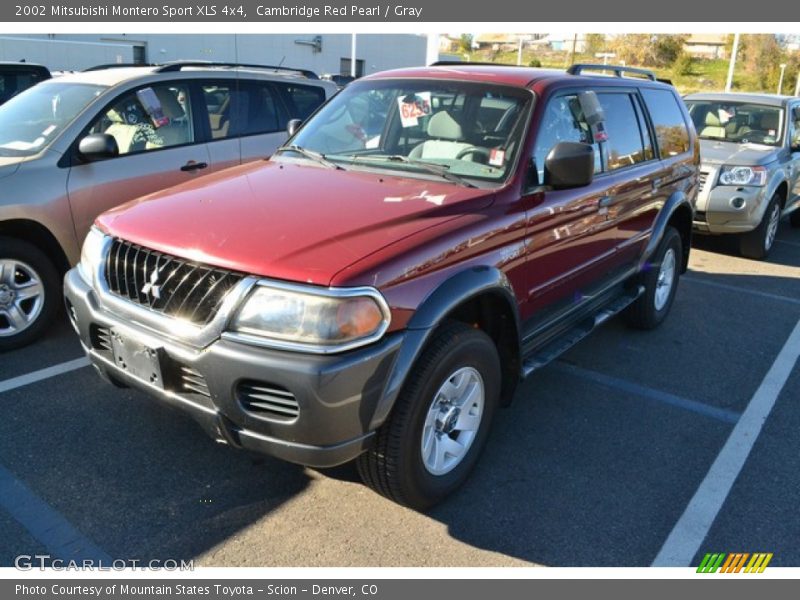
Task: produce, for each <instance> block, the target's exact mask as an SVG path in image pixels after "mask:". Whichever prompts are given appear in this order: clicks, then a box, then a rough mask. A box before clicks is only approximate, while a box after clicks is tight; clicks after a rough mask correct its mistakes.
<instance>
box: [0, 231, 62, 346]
mask: <svg viewBox="0 0 800 600" xmlns="http://www.w3.org/2000/svg"><path fill="white" fill-rule="evenodd" d="M60 306H61V286H60V280H59V276H58V272H57V271H56V268H55V267H54V266H53V263H52V262H50V259H48V258H47V256H46V255H45V254H44V253H43V252H42V251H41V250H39V249H38V248H37V247H36V246H33V245H32V244H29V243H28V242H23V241H21V240H17V239H14V238H8V237H3V236H0V351H5V350H12V349H14V348H19V347H20V346H24V345H26V344H29V343H31V342H32V341H34V340H35V339H36V338H38V337H39V336H40V335H42V333H44V331H45V329H46V328H47V326H48V325H49V324H50V323H51V322H52V320H53V317H54V316H55V315H56V313H57V312H58V310H59V307H60Z"/></svg>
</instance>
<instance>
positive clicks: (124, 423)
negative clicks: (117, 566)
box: [0, 368, 310, 566]
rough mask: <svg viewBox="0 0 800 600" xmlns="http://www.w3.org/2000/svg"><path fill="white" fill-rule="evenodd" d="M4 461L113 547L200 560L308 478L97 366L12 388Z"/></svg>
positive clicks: (0, 427) (127, 554) (2, 421)
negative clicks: (106, 378) (111, 381)
mask: <svg viewBox="0 0 800 600" xmlns="http://www.w3.org/2000/svg"><path fill="white" fill-rule="evenodd" d="M34 394H36V396H34ZM35 397H36V398H39V401H32V400H33V399H34V398H35ZM45 399H46V401H45ZM10 407H15V408H14V410H11V409H10ZM0 464H2V465H3V466H4V467H5V468H6V469H8V470H9V471H11V472H12V473H13V474H14V476H15V477H16V478H17V479H18V480H20V481H21V482H23V483H24V484H25V485H26V486H27V487H28V488H29V489H31V490H33V491H34V493H35V494H36V495H37V496H39V497H40V498H41V499H42V500H44V502H46V503H47V504H48V505H49V506H50V507H52V509H53V510H55V511H57V512H58V513H60V515H62V516H63V517H64V518H65V519H67V521H69V522H70V523H71V524H72V525H73V526H74V527H75V528H76V529H77V530H79V531H80V532H81V533H82V534H83V535H84V536H85V537H86V538H88V539H89V540H91V541H92V542H93V543H94V545H95V546H98V547H100V548H101V549H102V550H103V551H105V553H106V554H107V555H109V556H111V557H112V558H113V559H138V560H142V561H149V560H153V559H159V560H166V559H175V560H181V559H183V560H190V559H193V558H195V557H197V556H198V555H200V554H201V553H203V552H205V551H207V550H208V549H209V548H212V547H214V546H215V545H216V544H219V543H221V542H224V541H226V540H230V539H231V538H232V537H235V535H236V533H237V532H238V531H241V530H242V529H243V528H246V527H247V526H249V525H250V524H252V523H254V522H256V521H258V520H259V519H261V518H262V517H264V516H265V515H267V514H269V513H270V512H271V511H274V510H275V509H276V508H278V507H279V506H281V505H282V504H283V503H284V502H286V501H287V500H289V499H291V498H293V497H294V496H296V495H297V494H300V493H301V492H302V491H303V490H304V489H306V487H307V486H308V484H309V481H310V480H309V477H308V475H307V474H306V472H305V470H304V469H303V468H302V467H299V466H296V465H292V464H289V463H286V462H283V461H280V460H276V459H271V458H267V457H263V456H257V455H254V454H252V453H249V452H246V451H233V450H231V449H230V448H228V447H226V446H223V445H220V444H215V443H214V442H213V441H211V440H209V438H208V437H207V436H206V435H205V434H204V433H203V432H202V430H201V429H200V427H199V426H197V425H196V424H195V423H194V421H193V420H192V419H191V418H189V417H188V416H186V415H183V414H181V413H179V412H178V411H176V410H174V409H171V408H169V407H166V406H164V405H160V404H158V403H156V402H153V401H152V400H151V399H149V398H147V397H146V396H145V395H144V394H140V393H138V392H134V391H131V390H123V389H116V388H112V387H110V386H109V385H108V384H107V383H105V382H103V381H101V379H100V378H99V377H97V376H96V374H95V373H93V372H91V370H90V369H88V368H87V369H81V370H79V371H75V372H72V373H68V374H66V375H64V376H62V377H60V378H56V379H50V380H46V381H43V382H39V383H37V384H34V385H31V386H26V387H25V388H20V389H18V390H12V391H10V392H6V393H4V394H3V403H2V406H0ZM33 518H38V516H34V517H33ZM14 543H15V541H14V540H6V541H4V542H0V545H2V546H3V547H4V548H3V549H4V554H6V555H7V554H9V552H8V549H7V548H5V546H6V545H13V544H14ZM13 550H14V551H16V552H17V553H26V551H27V550H29V549H26V548H14V549H13ZM2 566H7V565H2Z"/></svg>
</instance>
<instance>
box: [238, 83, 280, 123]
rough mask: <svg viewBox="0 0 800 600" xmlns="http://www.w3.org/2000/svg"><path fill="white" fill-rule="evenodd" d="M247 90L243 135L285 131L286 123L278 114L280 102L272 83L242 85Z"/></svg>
mask: <svg viewBox="0 0 800 600" xmlns="http://www.w3.org/2000/svg"><path fill="white" fill-rule="evenodd" d="M242 88H243V89H244V90H245V91H246V92H247V102H246V103H244V104H243V106H242V108H243V109H244V108H245V106H246V112H245V113H244V117H245V118H244V124H243V127H242V135H254V134H258V133H275V132H276V131H284V130H285V129H286V123H281V122H280V119H279V116H278V102H277V99H276V97H275V91H274V89H273V87H272V86H271V85H268V84H264V83H247V84H244V85H242Z"/></svg>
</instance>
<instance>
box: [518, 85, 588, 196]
mask: <svg viewBox="0 0 800 600" xmlns="http://www.w3.org/2000/svg"><path fill="white" fill-rule="evenodd" d="M559 142H579V143H583V144H592V145H593V146H594V148H595V167H594V172H595V173H599V172H600V171H601V169H602V164H601V160H600V149H599V146H598V144H596V143H594V140H593V139H592V131H591V127H589V124H588V123H587V122H586V119H585V118H584V116H583V110H582V109H581V106H580V103H579V102H578V97H577V96H559V97H557V98H553V99H552V100H551V101H550V102H549V104H548V105H547V107H546V108H545V112H544V115H543V116H542V120H541V124H540V125H539V133H538V135H537V137H536V144H535V146H534V150H533V160H534V162H535V164H536V170H537V173H538V178H539V179H538V181H540V182H541V181H544V162H545V159H546V158H547V155H548V154H549V153H550V150H552V149H553V146H555V145H556V144H558V143H559Z"/></svg>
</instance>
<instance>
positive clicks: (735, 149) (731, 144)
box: [685, 93, 800, 259]
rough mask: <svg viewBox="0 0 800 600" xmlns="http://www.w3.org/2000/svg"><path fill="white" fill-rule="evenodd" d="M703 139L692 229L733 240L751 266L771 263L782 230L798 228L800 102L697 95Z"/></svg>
mask: <svg viewBox="0 0 800 600" xmlns="http://www.w3.org/2000/svg"><path fill="white" fill-rule="evenodd" d="M685 101H686V104H687V106H688V107H689V114H690V115H691V116H692V120H693V121H694V124H695V127H696V128H697V132H698V134H699V136H700V154H701V157H702V166H701V167H700V173H701V175H700V177H701V183H702V187H701V191H700V194H699V196H698V198H697V206H696V209H697V212H696V214H695V221H694V228H695V231H697V232H698V233H703V234H723V233H732V234H736V235H737V236H738V238H739V250H740V252H741V254H742V255H743V256H746V257H748V258H755V259H763V258H766V257H767V255H768V254H769V252H770V250H771V249H772V246H773V244H774V243H775V235H776V234H777V231H778V223H779V222H780V219H781V217H782V216H786V215H790V220H791V223H792V225H793V226H795V227H800V210H798V209H800V98H796V97H791V96H775V95H772V94H730V93H729V94H692V95H689V96H686V98H685Z"/></svg>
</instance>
